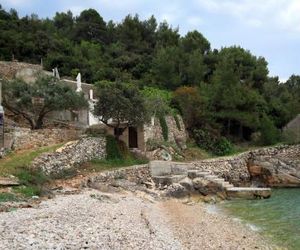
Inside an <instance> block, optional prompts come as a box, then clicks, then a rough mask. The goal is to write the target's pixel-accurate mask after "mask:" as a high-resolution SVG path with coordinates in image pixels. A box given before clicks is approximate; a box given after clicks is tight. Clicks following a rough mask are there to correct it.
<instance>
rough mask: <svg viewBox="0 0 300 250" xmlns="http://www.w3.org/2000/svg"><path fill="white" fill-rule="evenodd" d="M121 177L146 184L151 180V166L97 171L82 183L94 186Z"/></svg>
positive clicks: (111, 181)
mask: <svg viewBox="0 0 300 250" xmlns="http://www.w3.org/2000/svg"><path fill="white" fill-rule="evenodd" d="M120 179H122V180H126V181H129V182H132V183H136V184H146V183H148V182H151V175H150V170H149V166H148V165H147V164H145V165H137V166H131V167H127V168H122V169H118V170H113V171H106V172H102V173H97V174H94V175H92V176H90V177H88V179H85V180H83V183H82V185H83V186H86V187H93V186H94V185H95V183H106V184H108V183H113V182H114V181H116V180H120Z"/></svg>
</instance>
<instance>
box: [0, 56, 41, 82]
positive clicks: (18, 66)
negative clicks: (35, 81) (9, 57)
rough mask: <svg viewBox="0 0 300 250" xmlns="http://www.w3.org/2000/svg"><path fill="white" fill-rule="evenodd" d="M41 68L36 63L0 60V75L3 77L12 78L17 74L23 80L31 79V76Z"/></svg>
mask: <svg viewBox="0 0 300 250" xmlns="http://www.w3.org/2000/svg"><path fill="white" fill-rule="evenodd" d="M41 70H42V67H41V66H40V65H37V64H29V63H21V62H4V61H0V76H1V77H2V78H4V79H13V78H15V77H16V76H17V75H18V74H19V75H18V76H19V77H21V78H25V79H24V80H27V79H29V81H32V76H33V75H35V74H36V73H37V72H39V71H41Z"/></svg>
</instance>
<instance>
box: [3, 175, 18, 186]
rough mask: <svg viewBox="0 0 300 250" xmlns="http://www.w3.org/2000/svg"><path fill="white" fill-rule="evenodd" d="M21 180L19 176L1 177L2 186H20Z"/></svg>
mask: <svg viewBox="0 0 300 250" xmlns="http://www.w3.org/2000/svg"><path fill="white" fill-rule="evenodd" d="M18 185H20V181H19V179H18V178H17V177H0V186H18Z"/></svg>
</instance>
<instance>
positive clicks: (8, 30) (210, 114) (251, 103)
mask: <svg viewBox="0 0 300 250" xmlns="http://www.w3.org/2000/svg"><path fill="white" fill-rule="evenodd" d="M0 31H1V32H0V60H11V59H12V58H14V59H17V60H19V61H26V62H32V63H40V61H41V59H42V61H43V65H44V67H45V68H46V69H48V70H51V69H52V68H54V67H58V68H59V71H60V74H61V75H67V76H75V75H76V74H77V72H78V71H80V72H81V74H82V77H83V80H84V81H86V82H90V83H94V82H98V81H111V82H130V83H132V85H135V87H136V88H140V89H142V94H143V96H144V97H146V99H147V101H146V103H145V105H146V106H147V107H148V108H149V109H151V112H152V114H155V115H157V116H161V115H162V114H166V113H170V112H171V110H172V109H174V108H175V109H177V110H178V111H179V112H180V113H181V114H182V116H183V118H184V121H185V124H186V126H187V129H188V131H189V133H190V135H192V136H193V137H194V138H196V139H199V140H198V143H199V145H203V144H202V143H205V142H203V140H204V139H205V140H208V141H207V143H208V142H209V141H219V140H221V138H223V137H224V136H225V137H226V138H227V139H229V140H230V141H234V142H235V141H241V140H250V139H251V137H252V135H253V134H259V135H260V136H261V138H258V141H260V142H261V143H262V144H269V143H274V142H276V140H277V139H278V138H279V137H278V136H277V134H278V129H281V128H282V127H283V126H284V125H285V124H286V123H287V122H288V121H289V120H290V119H292V118H293V117H295V115H296V114H298V113H300V76H291V77H290V79H289V80H288V81H287V82H286V83H280V82H279V80H278V78H277V77H269V76H268V67H267V62H266V60H265V59H264V58H263V57H256V56H254V55H252V54H251V53H250V52H249V51H247V50H245V49H243V48H241V47H238V46H233V47H228V48H222V49H220V50H216V49H214V50H213V49H211V46H210V43H209V41H208V40H207V39H206V38H205V37H204V36H203V35H202V34H201V33H200V32H198V31H191V32H188V33H187V34H186V35H185V36H180V34H179V31H178V29H174V28H172V27H171V26H170V25H168V23H167V22H163V23H160V24H158V23H157V21H156V19H155V17H153V16H152V17H150V18H149V19H147V20H140V19H139V17H138V16H137V15H135V16H131V15H128V16H126V17H125V18H124V20H123V21H122V22H120V23H114V22H113V21H108V22H106V21H104V20H103V18H102V17H101V15H100V14H99V13H98V12H97V11H96V10H93V9H88V10H84V11H83V12H81V13H80V15H79V16H73V14H72V13H71V12H70V11H69V12H67V13H56V15H55V16H54V18H53V19H40V18H38V16H36V15H31V16H26V17H22V18H20V17H19V16H18V14H17V12H16V11H15V10H11V11H5V10H4V9H1V8H0ZM107 101H109V100H107ZM100 113H103V112H100ZM100 113H99V114H100ZM266 133H269V134H271V135H267V134H266ZM211 137H213V140H212V139H211ZM222 140H223V139H222ZM221 144H222V145H225V146H226V145H227V142H226V141H225V140H223V142H222V143H221Z"/></svg>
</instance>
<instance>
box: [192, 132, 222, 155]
mask: <svg viewBox="0 0 300 250" xmlns="http://www.w3.org/2000/svg"><path fill="white" fill-rule="evenodd" d="M193 137H194V139H195V142H196V144H197V145H198V146H199V147H200V148H203V149H205V150H208V151H213V147H214V142H215V141H216V140H217V138H216V136H215V135H213V134H212V133H211V132H209V131H207V130H204V129H194V130H193Z"/></svg>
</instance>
